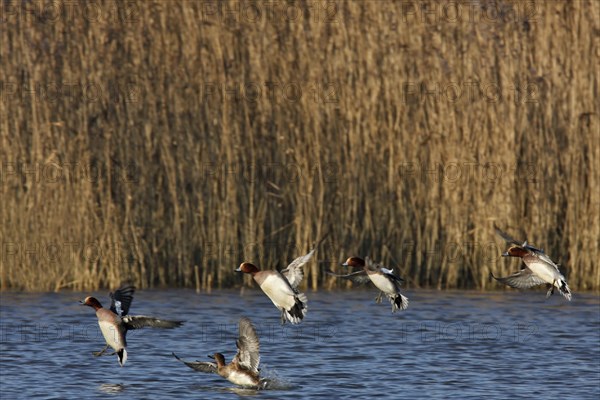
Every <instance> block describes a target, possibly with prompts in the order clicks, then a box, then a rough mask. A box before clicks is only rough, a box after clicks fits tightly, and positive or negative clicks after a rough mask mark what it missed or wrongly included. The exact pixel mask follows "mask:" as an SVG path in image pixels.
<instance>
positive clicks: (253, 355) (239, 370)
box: [173, 317, 266, 388]
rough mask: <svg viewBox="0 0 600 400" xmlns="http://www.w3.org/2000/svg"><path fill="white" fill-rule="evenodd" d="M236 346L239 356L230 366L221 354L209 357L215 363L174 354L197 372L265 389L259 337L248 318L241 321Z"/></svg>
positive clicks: (234, 358) (237, 383)
mask: <svg viewBox="0 0 600 400" xmlns="http://www.w3.org/2000/svg"><path fill="white" fill-rule="evenodd" d="M236 344H237V348H238V351H237V354H236V355H235V357H233V359H232V360H231V362H230V363H229V364H226V363H225V357H224V356H223V354H221V353H215V354H214V355H212V356H210V355H209V356H208V357H211V358H214V360H215V362H210V361H185V360H182V359H181V358H179V357H178V356H177V355H176V354H175V353H173V356H174V357H175V358H176V359H177V360H179V361H181V362H182V363H184V364H185V365H187V366H188V367H190V368H192V369H195V370H196V371H200V372H208V373H213V374H219V375H220V376H222V377H223V378H225V379H227V380H228V381H229V382H231V383H233V384H236V385H240V386H245V387H255V388H264V387H265V385H266V381H265V380H261V379H260V374H259V368H258V364H259V363H260V354H259V347H260V343H259V340H258V335H257V334H256V329H254V325H252V322H250V320H249V319H248V318H246V317H243V318H241V319H240V322H239V335H238V340H237V342H236Z"/></svg>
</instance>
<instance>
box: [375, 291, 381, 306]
mask: <svg viewBox="0 0 600 400" xmlns="http://www.w3.org/2000/svg"><path fill="white" fill-rule="evenodd" d="M382 296H383V292H379V294H378V295H377V297H375V303H377V304H380V303H381V297H382Z"/></svg>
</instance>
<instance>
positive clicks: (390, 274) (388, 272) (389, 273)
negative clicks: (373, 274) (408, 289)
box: [380, 267, 404, 283]
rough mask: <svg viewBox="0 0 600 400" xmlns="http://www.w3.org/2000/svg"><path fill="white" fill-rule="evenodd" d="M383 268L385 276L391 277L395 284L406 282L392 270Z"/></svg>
mask: <svg viewBox="0 0 600 400" xmlns="http://www.w3.org/2000/svg"><path fill="white" fill-rule="evenodd" d="M380 268H381V272H383V274H384V275H385V276H388V277H390V278H391V279H392V280H393V281H395V282H398V283H400V282H404V279H402V278H400V277H399V276H397V275H396V274H394V271H393V270H391V269H387V268H385V267H380Z"/></svg>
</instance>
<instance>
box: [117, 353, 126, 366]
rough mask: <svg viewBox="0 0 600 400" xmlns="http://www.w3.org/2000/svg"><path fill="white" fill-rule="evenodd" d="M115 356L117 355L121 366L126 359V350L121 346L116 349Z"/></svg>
mask: <svg viewBox="0 0 600 400" xmlns="http://www.w3.org/2000/svg"><path fill="white" fill-rule="evenodd" d="M117 356H118V357H119V365H120V366H121V367H122V366H123V365H125V362H126V361H127V350H125V348H122V349H121V350H119V351H117Z"/></svg>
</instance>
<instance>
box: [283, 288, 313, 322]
mask: <svg viewBox="0 0 600 400" xmlns="http://www.w3.org/2000/svg"><path fill="white" fill-rule="evenodd" d="M294 299H295V300H296V302H295V303H294V305H293V307H292V308H290V309H289V310H285V316H286V318H287V319H288V321H290V322H291V323H292V324H299V323H300V322H302V319H303V318H304V316H305V315H306V311H307V310H308V307H307V306H306V304H307V303H308V299H307V298H306V295H305V294H304V293H298V294H297V295H296V296H294Z"/></svg>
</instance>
